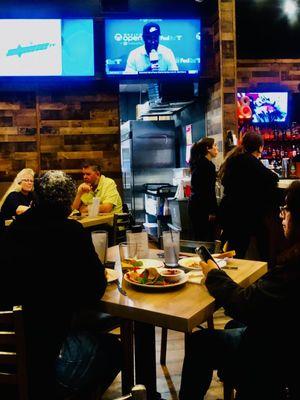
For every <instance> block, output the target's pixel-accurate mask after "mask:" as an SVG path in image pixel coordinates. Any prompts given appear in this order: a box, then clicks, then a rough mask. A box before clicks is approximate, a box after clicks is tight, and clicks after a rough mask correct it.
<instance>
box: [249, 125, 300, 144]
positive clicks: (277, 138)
mask: <svg viewBox="0 0 300 400" xmlns="http://www.w3.org/2000/svg"><path fill="white" fill-rule="evenodd" d="M246 130H247V131H253V132H257V133H259V134H261V136H262V138H263V139H264V142H265V144H266V143H269V142H276V143H277V142H280V143H281V142H282V143H288V142H300V126H299V125H297V124H296V122H293V123H292V124H291V125H283V124H272V123H270V124H267V125H251V124H250V125H245V126H244V127H243V131H246Z"/></svg>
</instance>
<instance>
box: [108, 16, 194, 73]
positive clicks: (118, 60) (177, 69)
mask: <svg viewBox="0 0 300 400" xmlns="http://www.w3.org/2000/svg"><path fill="white" fill-rule="evenodd" d="M200 28H201V26H200V20H198V19H197V20H196V19H107V20H105V52H106V74H107V75H110V76H118V75H119V76H121V75H125V76H143V77H146V76H149V75H150V76H151V75H157V74H173V75H175V74H176V75H177V74H180V75H182V74H184V75H191V76H195V75H197V74H198V73H199V71H200V65H201V60H200V44H201V33H200V32H201V30H200Z"/></svg>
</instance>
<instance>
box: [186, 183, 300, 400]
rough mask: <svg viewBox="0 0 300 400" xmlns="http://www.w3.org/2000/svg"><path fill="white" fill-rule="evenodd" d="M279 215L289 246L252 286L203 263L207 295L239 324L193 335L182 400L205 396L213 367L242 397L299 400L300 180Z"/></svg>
mask: <svg viewBox="0 0 300 400" xmlns="http://www.w3.org/2000/svg"><path fill="white" fill-rule="evenodd" d="M280 217H281V219H282V226H283V230H284V235H285V237H286V238H287V239H288V241H289V248H288V249H287V250H285V251H284V252H283V253H282V254H281V255H280V256H279V258H278V266H276V267H275V268H274V269H272V270H270V271H269V272H268V273H267V274H266V275H264V276H263V277H262V278H260V279H259V280H258V281H257V282H256V283H254V284H252V285H251V286H249V287H247V288H242V287H241V286H239V285H238V284H236V283H235V282H234V281H233V280H232V279H231V278H230V277H229V276H228V275H227V274H226V273H225V272H224V271H222V270H220V269H218V268H217V267H216V265H215V264H214V263H213V262H211V261H209V262H208V263H207V264H206V263H201V265H202V269H203V272H204V275H205V277H206V280H205V285H206V287H207V288H208V290H209V293H210V294H211V295H212V296H213V297H215V299H216V302H217V304H218V305H219V306H222V307H224V308H225V312H226V313H227V314H228V315H229V316H231V317H232V318H234V319H235V320H236V321H238V323H235V325H236V326H238V327H236V328H234V329H225V330H203V331H198V332H195V333H194V334H192V337H191V340H190V342H189V345H188V350H187V352H186V356H185V360H184V365H183V370H182V381H181V389H180V396H179V398H180V400H201V399H203V398H204V395H205V393H206V391H207V390H208V388H209V385H210V382H211V377H212V371H213V369H221V371H222V376H223V379H225V380H227V381H231V382H232V383H233V384H234V386H235V387H236V388H237V393H238V397H237V398H238V399H239V400H253V399H255V400H283V399H287V398H288V399H290V400H297V399H299V398H300V385H299V376H298V370H299V369H298V368H297V365H298V362H299V353H300V351H299V338H298V336H299V331H298V329H297V328H296V327H295V325H294V323H293V321H294V320H295V318H297V315H298V312H299V306H300V297H299V286H300V182H293V183H292V184H291V185H290V187H289V189H288V191H287V196H286V205H285V206H284V207H281V212H280ZM285 396H286V397H285ZM288 396H289V397H288Z"/></svg>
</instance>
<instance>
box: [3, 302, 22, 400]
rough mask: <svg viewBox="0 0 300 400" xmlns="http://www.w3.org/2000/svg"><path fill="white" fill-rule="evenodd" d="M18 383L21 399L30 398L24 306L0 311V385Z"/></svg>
mask: <svg viewBox="0 0 300 400" xmlns="http://www.w3.org/2000/svg"><path fill="white" fill-rule="evenodd" d="M4 384H7V385H16V386H17V388H18V394H19V400H29V398H28V381H27V371H26V352H25V335H24V324H23V315H22V306H15V307H13V310H12V311H0V385H4Z"/></svg>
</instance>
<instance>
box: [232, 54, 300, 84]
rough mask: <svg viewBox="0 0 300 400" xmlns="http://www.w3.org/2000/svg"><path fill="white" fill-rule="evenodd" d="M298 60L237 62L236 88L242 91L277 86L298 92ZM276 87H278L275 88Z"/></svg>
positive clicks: (299, 69)
mask: <svg viewBox="0 0 300 400" xmlns="http://www.w3.org/2000/svg"><path fill="white" fill-rule="evenodd" d="M299 84H300V59H269V60H238V62H237V86H238V90H240V91H242V90H244V89H249V88H252V89H254V88H259V87H263V86H266V85H269V87H272V86H270V85H275V86H277V85H279V86H282V87H283V88H285V89H288V90H290V91H291V92H299V88H298V86H299ZM277 87H278V86H277Z"/></svg>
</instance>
